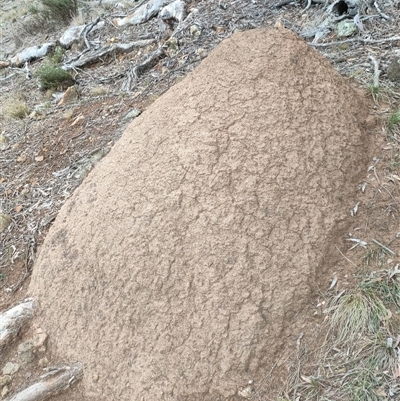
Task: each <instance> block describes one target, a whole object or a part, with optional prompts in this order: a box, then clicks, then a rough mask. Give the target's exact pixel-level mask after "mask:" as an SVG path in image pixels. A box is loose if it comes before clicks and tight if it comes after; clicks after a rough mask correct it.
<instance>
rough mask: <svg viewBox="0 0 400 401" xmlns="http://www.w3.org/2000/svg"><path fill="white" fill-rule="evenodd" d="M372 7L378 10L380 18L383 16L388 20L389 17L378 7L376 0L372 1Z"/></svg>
mask: <svg viewBox="0 0 400 401" xmlns="http://www.w3.org/2000/svg"><path fill="white" fill-rule="evenodd" d="M374 7H375V8H376V11H378V13H379V15H380V16H381V17H382V18H384V19H385V20H387V21H390V17H389V16H387V15H386V14H384V13H383V12H382V10H381V9H380V7H379V5H378V3H377V2H376V1H374Z"/></svg>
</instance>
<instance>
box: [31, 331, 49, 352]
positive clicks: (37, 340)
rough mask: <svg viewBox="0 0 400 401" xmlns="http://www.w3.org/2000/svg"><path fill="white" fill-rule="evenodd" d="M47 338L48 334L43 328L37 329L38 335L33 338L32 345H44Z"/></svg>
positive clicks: (38, 346) (36, 346)
mask: <svg viewBox="0 0 400 401" xmlns="http://www.w3.org/2000/svg"><path fill="white" fill-rule="evenodd" d="M46 340H47V334H46V333H45V332H44V331H43V330H42V329H40V328H39V329H37V330H36V335H35V336H34V337H33V339H32V341H31V342H32V345H33V346H34V347H35V348H40V347H42V346H43V345H44V343H45V342H46Z"/></svg>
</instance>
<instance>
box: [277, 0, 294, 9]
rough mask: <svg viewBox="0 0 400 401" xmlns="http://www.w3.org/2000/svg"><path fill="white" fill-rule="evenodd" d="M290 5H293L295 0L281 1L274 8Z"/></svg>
mask: <svg viewBox="0 0 400 401" xmlns="http://www.w3.org/2000/svg"><path fill="white" fill-rule="evenodd" d="M290 3H295V0H282V1H280V2H279V3H278V4H275V7H276V8H279V7H283V6H286V5H287V4H290Z"/></svg>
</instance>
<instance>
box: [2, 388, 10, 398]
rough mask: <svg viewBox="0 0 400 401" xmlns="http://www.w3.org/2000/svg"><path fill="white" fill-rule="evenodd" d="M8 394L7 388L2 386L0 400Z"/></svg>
mask: <svg viewBox="0 0 400 401" xmlns="http://www.w3.org/2000/svg"><path fill="white" fill-rule="evenodd" d="M9 392H10V390H9V388H8V386H4V387H3V390H1V398H5V397H6V395H7V394H8V393H9Z"/></svg>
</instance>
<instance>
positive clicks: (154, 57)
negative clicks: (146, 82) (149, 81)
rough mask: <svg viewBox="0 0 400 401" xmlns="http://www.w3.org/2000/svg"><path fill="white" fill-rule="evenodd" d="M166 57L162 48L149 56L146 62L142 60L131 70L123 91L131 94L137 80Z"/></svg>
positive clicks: (122, 88) (128, 72)
mask: <svg viewBox="0 0 400 401" xmlns="http://www.w3.org/2000/svg"><path fill="white" fill-rule="evenodd" d="M164 56H165V52H164V49H163V48H162V47H160V48H158V49H157V50H156V51H154V52H153V53H151V54H150V55H148V56H147V57H146V58H145V59H144V60H142V61H141V62H140V63H139V64H137V65H136V66H134V67H133V68H130V69H129V70H128V71H127V73H126V75H127V79H126V81H125V82H124V83H123V85H122V87H121V90H123V91H125V92H129V91H130V90H131V89H132V87H133V85H134V84H135V83H136V81H137V79H138V78H139V77H140V76H141V75H143V74H144V73H145V72H146V71H147V70H149V69H150V68H153V67H154V66H155V65H156V64H157V63H158V62H159V60H160V59H161V58H163V57H164Z"/></svg>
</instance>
